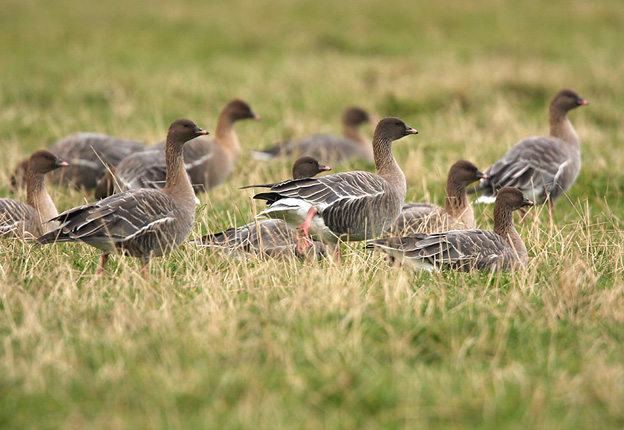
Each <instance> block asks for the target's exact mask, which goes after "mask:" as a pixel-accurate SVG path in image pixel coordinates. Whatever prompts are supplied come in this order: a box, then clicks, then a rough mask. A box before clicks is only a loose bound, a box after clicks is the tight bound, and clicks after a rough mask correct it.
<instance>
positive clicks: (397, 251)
mask: <svg viewBox="0 0 624 430" xmlns="http://www.w3.org/2000/svg"><path fill="white" fill-rule="evenodd" d="M525 206H533V202H532V201H530V200H528V199H527V198H526V197H525V196H524V195H523V194H522V192H521V191H520V190H518V189H517V188H513V187H505V188H502V189H501V190H499V192H498V194H497V196H496V203H495V204H494V231H490V230H451V231H447V232H443V233H434V234H422V233H418V234H414V235H410V236H404V237H390V238H387V239H376V240H370V241H368V243H367V245H366V247H367V248H368V249H374V250H378V251H382V252H385V253H386V254H389V255H390V256H391V257H393V258H394V259H395V260H397V261H399V262H402V263H404V264H405V265H407V266H410V267H412V268H414V269H420V270H428V271H432V270H434V269H436V268H450V269H454V270H459V271H468V270H471V269H478V270H499V269H523V268H524V267H525V266H526V265H527V263H528V261H529V257H528V253H527V249H526V246H525V245H524V242H523V241H522V238H521V237H520V235H519V234H518V232H517V231H516V229H515V227H514V224H513V211H515V210H517V209H520V208H522V207H525Z"/></svg>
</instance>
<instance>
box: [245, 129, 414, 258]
mask: <svg viewBox="0 0 624 430" xmlns="http://www.w3.org/2000/svg"><path fill="white" fill-rule="evenodd" d="M416 133H418V131H416V130H414V129H413V128H411V127H408V126H407V125H405V123H404V122H403V121H401V120H400V119H398V118H394V117H388V118H384V119H382V120H381V121H380V122H379V123H378V124H377V127H376V128H375V133H374V135H373V151H374V153H375V166H376V168H377V174H374V173H370V172H361V171H354V172H344V173H336V174H333V175H327V176H323V177H320V178H308V179H297V180H292V181H285V182H281V183H279V184H273V185H261V186H264V187H269V188H270V191H269V192H265V193H260V194H256V195H255V196H254V199H259V200H266V201H267V204H268V208H267V209H265V210H263V211H262V212H261V213H259V214H258V216H259V217H262V216H265V217H267V218H282V219H284V220H285V221H286V222H287V223H288V224H289V225H290V226H293V227H297V228H298V229H299V231H300V238H301V240H300V241H299V243H298V245H297V247H298V250H299V251H300V252H301V253H303V250H304V248H305V247H307V246H309V243H310V233H311V234H312V236H314V237H315V238H316V239H317V240H320V241H323V242H325V241H326V242H329V243H332V244H336V243H337V242H338V240H340V239H341V240H348V241H360V240H364V239H367V238H372V237H377V236H378V235H381V234H382V233H383V232H384V231H385V230H386V229H388V228H390V227H391V226H392V224H393V223H394V222H395V220H396V219H397V217H398V216H399V213H400V212H401V207H402V205H403V202H404V201H405V193H406V183H405V175H404V174H403V172H402V171H401V168H400V167H399V165H398V164H397V162H396V160H395V159H394V156H393V155H392V142H393V141H394V140H397V139H400V138H402V137H404V136H407V135H409V134H416ZM339 249H340V248H336V250H337V251H338V252H339Z"/></svg>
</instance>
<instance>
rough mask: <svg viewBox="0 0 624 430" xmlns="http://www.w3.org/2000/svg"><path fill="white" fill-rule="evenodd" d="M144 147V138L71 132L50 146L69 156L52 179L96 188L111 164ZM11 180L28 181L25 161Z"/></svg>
mask: <svg viewBox="0 0 624 430" xmlns="http://www.w3.org/2000/svg"><path fill="white" fill-rule="evenodd" d="M144 149H145V145H143V144H142V143H140V142H136V141H134V140H127V139H119V138H115V137H112V136H107V135H105V134H96V133H75V134H71V135H69V136H67V137H64V138H62V139H61V140H59V141H58V142H56V143H55V144H54V145H52V146H51V147H50V151H51V152H52V153H54V154H57V155H58V156H59V157H61V158H62V159H64V160H68V162H69V167H68V168H67V169H62V170H59V171H56V172H53V173H51V174H50V175H48V179H49V180H50V182H52V183H54V184H57V185H62V186H65V187H73V188H83V189H85V190H92V189H93V188H95V187H96V185H97V183H98V181H99V180H100V179H101V178H102V177H103V176H104V175H105V174H106V172H107V168H108V167H110V166H116V165H118V164H119V162H120V161H121V160H122V159H123V158H125V157H127V156H128V155H130V154H133V153H135V152H140V151H143V150H144ZM11 183H12V184H13V186H14V187H15V188H22V187H23V185H25V184H26V182H25V165H24V164H23V163H21V164H20V165H19V166H18V167H17V168H16V169H15V171H14V172H13V175H12V176H11Z"/></svg>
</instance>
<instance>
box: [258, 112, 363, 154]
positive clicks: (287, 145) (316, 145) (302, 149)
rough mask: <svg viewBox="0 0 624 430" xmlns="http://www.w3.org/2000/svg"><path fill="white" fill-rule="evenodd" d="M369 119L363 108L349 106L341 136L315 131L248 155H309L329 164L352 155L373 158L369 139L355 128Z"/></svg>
mask: <svg viewBox="0 0 624 430" xmlns="http://www.w3.org/2000/svg"><path fill="white" fill-rule="evenodd" d="M368 122H370V117H369V115H368V113H367V112H366V111H365V110H363V109H361V108H358V107H350V108H347V109H346V110H345V111H344V114H343V116H342V128H343V136H335V135H331V134H315V135H312V136H308V137H304V138H302V139H300V140H291V141H287V142H282V143H279V144H277V145H275V146H273V147H271V148H268V149H266V150H264V151H254V152H252V154H251V155H252V156H253V157H254V158H256V159H259V160H271V159H273V158H276V157H279V156H302V155H308V156H310V157H313V158H316V159H318V160H323V161H326V162H327V163H330V164H339V163H343V162H345V161H348V160H351V159H354V158H362V159H364V160H368V161H373V147H372V145H371V142H370V140H369V139H368V138H367V137H366V136H364V135H363V134H362V133H361V132H360V131H359V129H358V127H359V126H360V125H362V124H364V123H368Z"/></svg>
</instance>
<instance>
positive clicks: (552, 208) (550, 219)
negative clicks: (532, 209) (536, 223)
mask: <svg viewBox="0 0 624 430" xmlns="http://www.w3.org/2000/svg"><path fill="white" fill-rule="evenodd" d="M554 212H555V202H553V201H552V200H550V199H549V200H548V223H549V224H550V225H552V223H553V213H554Z"/></svg>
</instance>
